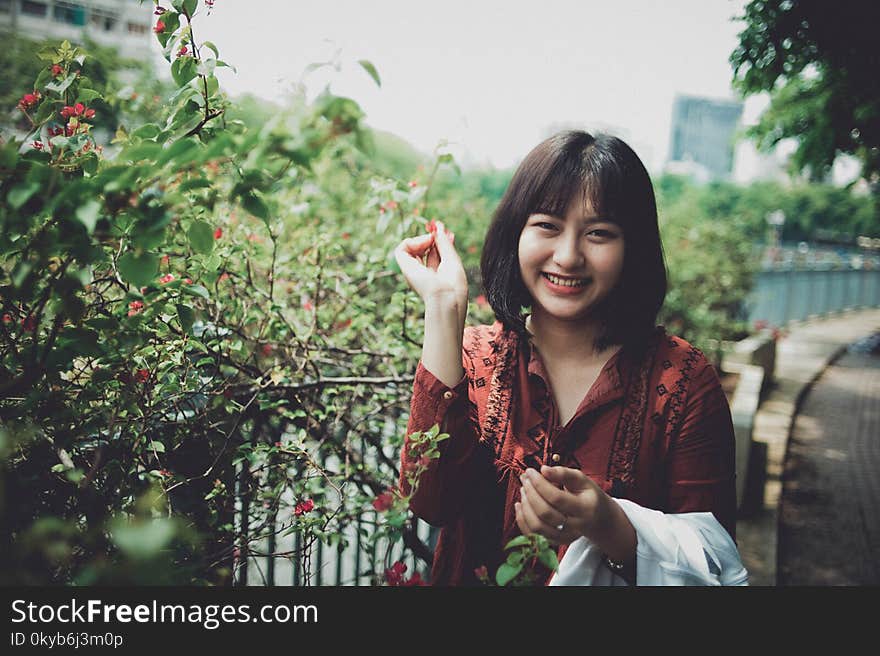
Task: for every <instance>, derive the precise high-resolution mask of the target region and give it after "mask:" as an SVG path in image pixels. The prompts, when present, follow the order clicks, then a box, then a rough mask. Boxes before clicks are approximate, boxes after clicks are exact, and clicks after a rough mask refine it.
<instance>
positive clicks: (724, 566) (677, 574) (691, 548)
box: [549, 499, 748, 586]
mask: <svg viewBox="0 0 880 656" xmlns="http://www.w3.org/2000/svg"><path fill="white" fill-rule="evenodd" d="M615 501H616V502H617V503H618V504H620V506H621V508H623V511H624V512H625V513H626V516H627V518H628V519H629V521H630V523H631V524H632V525H633V528H635V531H636V538H637V541H638V544H637V546H636V585H704V586H708V585H748V572H747V571H746V569H745V567H743V564H742V560H741V559H740V556H739V551H738V550H737V548H736V544H735V543H734V541H733V539H732V538H731V537H730V534H729V533H728V532H727V531H726V530H725V529H724V527H723V526H721V524H720V523H719V522H718V520H717V519H715V516H714V515H713V514H712V513H710V512H692V513H679V514H667V513H663V512H660V511H659V510H652V509H650V508H645V507H643V506H640V505H638V504H636V503H633V502H632V501H628V500H627V499H615ZM603 556H604V554H602V553H601V552H600V551H599V549H598V548H597V547H596V545H594V544H593V543H592V542H590V541H589V540H587V539H586V538H583V537H582V538H578V539H577V540H575V541H574V542H572V543H571V544H570V545H569V547H568V549H567V550H566V552H565V556H563V558H562V561H561V562H560V563H559V569H558V570H557V572H556V574H555V575H554V576H553V578H552V580H551V581H550V584H549V585H566V586H570V585H597V586H615V585H627V583H626V581H624V580H623V579H622V578H621V577H620V576H617V575H616V574H614V573H613V572H612V571H611V570H610V569H608V567H606V566H605V564H604V562H603Z"/></svg>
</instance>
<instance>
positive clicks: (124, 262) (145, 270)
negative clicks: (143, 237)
mask: <svg viewBox="0 0 880 656" xmlns="http://www.w3.org/2000/svg"><path fill="white" fill-rule="evenodd" d="M118 266H119V273H120V275H122V277H123V279H125V280H127V281H128V282H130V283H131V284H133V285H135V286H137V287H144V286H146V285H148V284H150V283H151V282H153V281H155V279H156V276H157V275H158V273H159V257H158V256H157V255H153V254H152V253H141V254H140V255H136V254H135V253H133V252H131V251H129V252H128V253H126V254H125V255H123V256H122V257H121V258H119V265H118Z"/></svg>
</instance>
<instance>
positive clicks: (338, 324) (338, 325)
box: [333, 319, 351, 331]
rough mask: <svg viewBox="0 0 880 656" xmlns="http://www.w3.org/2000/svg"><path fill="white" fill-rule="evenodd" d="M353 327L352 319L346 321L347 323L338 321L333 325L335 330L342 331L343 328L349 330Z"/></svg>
mask: <svg viewBox="0 0 880 656" xmlns="http://www.w3.org/2000/svg"><path fill="white" fill-rule="evenodd" d="M350 325H351V319H346V320H345V321H337V322H336V323H334V324H333V330H337V331H338V330H342V329H343V328H348V327H349V326H350Z"/></svg>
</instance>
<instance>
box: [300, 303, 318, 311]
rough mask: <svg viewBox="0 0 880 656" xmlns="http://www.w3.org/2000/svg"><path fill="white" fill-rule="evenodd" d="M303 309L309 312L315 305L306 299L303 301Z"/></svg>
mask: <svg viewBox="0 0 880 656" xmlns="http://www.w3.org/2000/svg"><path fill="white" fill-rule="evenodd" d="M303 309H304V310H306V311H307V312H311V311H312V310H314V309H315V306H314V305H312V302H311V301H306V302H305V303H303Z"/></svg>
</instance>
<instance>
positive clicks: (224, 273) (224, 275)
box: [219, 271, 229, 282]
mask: <svg viewBox="0 0 880 656" xmlns="http://www.w3.org/2000/svg"><path fill="white" fill-rule="evenodd" d="M228 278H229V274H228V273H226V272H225V271H224V272H223V273H221V274H220V278H219V281H220V282H223V281H224V280H227V279H228Z"/></svg>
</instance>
